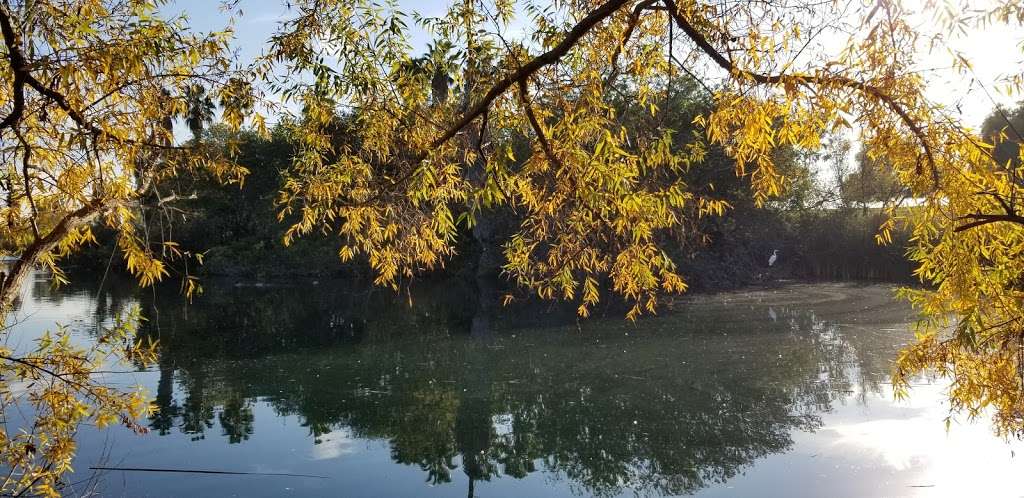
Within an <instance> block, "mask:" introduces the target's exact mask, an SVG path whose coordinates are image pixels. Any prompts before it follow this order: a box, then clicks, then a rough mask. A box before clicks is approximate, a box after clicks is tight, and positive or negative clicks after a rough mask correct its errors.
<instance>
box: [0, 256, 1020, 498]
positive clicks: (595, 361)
mask: <svg viewBox="0 0 1024 498" xmlns="http://www.w3.org/2000/svg"><path fill="white" fill-rule="evenodd" d="M97 287H98V283H93V284H91V285H81V286H79V287H73V288H64V289H61V290H53V289H51V288H50V286H49V283H48V281H47V280H46V279H45V278H44V276H43V275H37V276H36V279H35V281H34V282H33V283H31V284H29V285H27V286H26V289H25V291H24V294H23V298H22V300H21V302H20V308H19V310H18V312H17V314H16V316H17V318H18V320H19V324H18V325H17V330H16V332H15V333H14V334H13V338H12V341H13V345H15V346H18V345H19V341H21V346H22V347H24V346H25V345H26V344H27V343H29V342H30V338H31V337H32V336H33V335H35V334H38V333H39V332H41V331H42V330H45V329H46V328H52V327H53V324H54V323H55V322H60V323H64V324H67V325H69V326H71V327H72V329H73V330H74V331H75V333H76V334H77V336H78V338H79V340H83V341H84V340H88V338H89V337H90V334H91V333H93V331H94V330H95V327H96V326H97V324H101V323H103V322H105V321H109V320H110V319H111V317H112V316H114V315H116V314H118V313H120V312H122V311H123V310H125V309H126V308H127V307H129V306H132V305H139V306H141V308H142V310H143V313H144V315H146V316H148V317H149V320H148V321H147V322H146V323H145V324H144V326H143V327H142V333H144V334H148V335H150V336H152V337H155V338H159V340H160V344H161V346H160V361H159V364H158V365H156V366H155V367H153V368H151V369H150V370H148V371H140V372H132V373H127V374H110V375H108V376H107V380H108V381H109V382H113V383H117V384H123V385H125V386H128V385H135V384H141V385H143V386H146V387H147V388H148V389H149V391H150V392H151V393H152V394H153V396H154V397H155V400H156V401H155V402H156V404H157V406H158V408H159V411H158V412H157V414H155V415H154V416H152V417H151V418H150V419H149V420H148V421H146V425H148V426H149V428H150V429H151V432H150V433H149V434H148V435H145V436H135V435H133V434H129V433H127V432H126V431H122V430H116V429H115V430H108V431H95V430H92V429H90V428H84V429H83V431H82V433H81V437H80V453H79V457H78V458H77V459H76V462H75V466H76V469H78V471H77V473H76V476H75V478H79V479H85V478H87V477H89V475H90V471H89V470H88V467H90V466H95V465H107V466H122V467H139V468H160V469H192V470H222V471H239V472H258V473H290V474H305V475H312V476H319V477H282V476H261V475H241V476H239V475H202V474H172V473H150V472H120V471H112V472H106V473H104V474H103V475H102V481H101V483H102V484H101V488H100V490H101V491H102V494H103V495H104V496H132V497H136V496H140V497H141V496H154V497H156V496H161V497H162V496H193V497H199V496H246V497H250V496H481V497H501V496H510V497H526V496H636V495H639V496H663V495H693V494H696V495H698V496H780V497H781V496H786V497H791V496H834V497H839V496H1021V495H1024V472H1022V471H1024V462H1021V458H1020V457H1015V456H1014V455H1015V453H1014V451H1015V450H1020V449H1021V446H1020V445H1018V444H1007V443H1005V442H1003V441H1001V440H999V439H997V438H995V437H993V436H992V435H991V434H990V432H989V429H988V427H987V426H986V425H985V423H984V421H979V422H978V423H966V422H965V423H954V424H953V427H952V431H951V432H950V433H948V434H947V433H946V432H945V430H944V426H943V423H942V420H943V417H944V416H945V415H946V411H945V407H944V405H943V403H942V396H943V390H942V385H941V384H939V383H934V382H932V381H931V380H930V379H927V378H923V379H920V381H919V382H918V383H917V386H916V387H915V389H914V391H913V393H912V398H911V399H910V400H908V401H900V402H897V401H894V400H893V397H892V391H891V386H890V385H889V384H888V381H889V375H888V372H889V368H890V365H891V362H892V359H893V358H894V355H895V353H896V351H897V350H898V349H899V348H900V347H901V346H902V345H903V344H905V343H906V342H907V341H908V340H910V339H911V338H912V334H911V333H910V332H909V330H908V325H907V324H908V322H909V321H910V320H911V319H912V315H911V313H910V311H909V310H908V309H907V307H906V306H905V305H904V304H902V303H898V302H894V301H893V300H892V297H891V296H892V289H891V288H889V287H884V286H860V285H845V284H815V285H804V284H799V285H787V286H783V287H781V288H775V289H762V290H754V291H746V292H740V293H728V294H718V295H709V296H696V297H689V298H687V299H685V300H682V301H677V302H676V303H675V304H674V306H672V310H665V311H664V312H663V313H662V314H661V315H660V316H657V317H648V318H644V319H642V320H640V321H639V322H637V323H636V324H630V323H628V322H626V321H624V320H623V319H622V318H621V315H619V314H616V313H614V312H609V313H608V314H607V316H606V317H603V318H595V319H591V320H588V321H584V322H581V323H577V322H576V320H575V319H574V318H573V317H572V316H571V314H570V313H565V312H563V311H559V310H556V309H549V308H547V307H543V308H537V307H536V306H532V307H531V306H520V307H512V308H509V309H495V308H494V307H493V306H487V305H485V306H480V305H478V304H476V301H477V299H476V298H475V295H476V291H475V289H472V288H467V287H465V286H459V285H446V286H434V287H425V288H422V289H420V290H419V291H414V292H413V293H412V294H411V295H406V294H403V295H402V296H395V295H394V294H392V293H390V292H388V291H376V292H367V291H366V290H365V289H361V290H359V291H353V290H351V286H349V285H346V284H345V283H321V284H319V285H313V284H312V283H307V284H304V285H282V286H268V287H258V288H257V287H245V286H242V287H239V286H234V285H218V284H216V283H211V282H207V292H206V293H205V294H204V295H203V296H201V297H200V298H198V299H197V300H196V301H195V302H194V303H193V304H192V305H190V306H185V305H183V303H182V302H181V299H180V297H177V296H175V295H174V294H173V293H167V294H163V293H154V292H152V291H148V290H147V291H137V290H135V289H134V287H132V286H131V285H127V284H119V283H117V282H111V281H108V282H107V283H106V285H105V286H104V290H103V291H102V292H97ZM1017 452H1018V453H1019V451H1017Z"/></svg>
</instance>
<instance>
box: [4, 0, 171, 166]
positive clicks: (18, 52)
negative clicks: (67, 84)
mask: <svg viewBox="0 0 1024 498" xmlns="http://www.w3.org/2000/svg"><path fill="white" fill-rule="evenodd" d="M0 34H2V35H3V39H4V47H5V48H6V49H7V59H8V62H9V63H10V65H11V72H12V73H13V75H14V78H13V81H12V86H11V90H12V93H13V98H12V110H11V113H10V114H8V115H7V116H6V117H4V119H3V120H2V121H0V131H2V130H4V129H6V128H11V127H13V126H16V125H17V123H18V122H19V121H20V120H21V118H22V116H23V115H24V113H25V86H26V85H27V86H29V87H31V88H32V89H34V90H35V91H36V92H38V93H39V94H40V95H42V96H43V97H45V98H47V99H48V100H50V101H52V102H53V103H54V104H56V105H57V107H59V108H60V109H61V110H62V111H64V113H65V114H67V115H68V117H69V118H71V120H72V121H74V122H75V124H77V125H78V126H79V127H81V128H82V129H83V130H85V131H88V132H89V133H91V134H92V135H93V136H95V137H97V138H102V139H107V140H111V141H114V142H117V143H120V144H124V145H142V146H145V147H152V148H157V149H171V150H182V149H187V148H188V147H183V146H175V145H170V144H167V143H158V142H154V141H143V140H135V139H131V138H127V137H121V136H118V135H115V134H113V133H110V132H109V131H107V130H105V129H104V128H103V127H101V126H99V125H97V124H95V123H93V122H92V121H90V120H89V119H88V118H86V117H85V115H84V114H83V113H82V112H81V111H79V110H78V109H75V107H74V106H72V105H71V103H70V102H69V101H68V99H67V97H66V96H65V95H63V94H61V93H60V92H58V91H56V90H54V89H53V88H50V87H48V86H46V85H44V84H43V83H42V82H41V81H39V79H38V78H36V77H35V76H34V75H33V74H32V72H31V71H30V70H29V67H30V65H29V63H28V61H27V59H25V55H24V53H23V52H22V49H21V46H20V45H21V37H20V36H19V35H18V33H17V32H16V31H15V30H14V26H13V24H12V23H11V17H10V15H9V14H8V12H7V10H6V7H2V6H0Z"/></svg>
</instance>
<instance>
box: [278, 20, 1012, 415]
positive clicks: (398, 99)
mask: <svg viewBox="0 0 1024 498" xmlns="http://www.w3.org/2000/svg"><path fill="white" fill-rule="evenodd" d="M842 5H843V4H839V3H833V2H792V3H786V4H784V5H782V4H778V3H775V2H724V3H715V4H705V3H701V2H695V1H689V0H686V1H678V0H645V1H628V0H605V1H596V0H592V1H583V2H566V3H557V4H552V5H548V6H546V7H539V6H535V5H533V4H529V5H527V6H526V7H525V11H526V14H527V15H526V19H525V20H524V22H525V24H526V26H525V28H523V27H522V26H519V27H518V28H517V29H520V30H521V31H520V32H524V33H525V34H524V35H523V36H521V37H515V36H513V35H512V30H511V29H509V26H510V23H511V22H512V19H513V18H514V14H515V12H516V9H515V6H514V2H510V1H496V2H493V3H492V2H484V1H476V0H465V1H461V2H455V3H454V4H453V5H452V7H451V8H450V9H449V11H448V12H447V13H446V14H445V15H442V16H440V17H439V18H429V19H428V18H420V17H414V20H416V21H417V22H418V23H419V24H420V25H422V26H423V27H425V28H427V29H428V30H429V32H430V33H432V34H433V36H434V37H435V38H436V41H435V44H440V43H445V44H448V45H450V46H452V47H453V48H454V50H455V52H456V53H459V54H461V59H460V61H459V62H460V63H459V67H458V68H457V70H456V72H455V74H454V75H453V79H454V80H455V81H456V85H455V91H456V92H459V91H461V92H465V94H464V95H462V98H457V99H453V100H452V101H450V103H449V104H448V105H444V106H432V105H431V100H430V99H429V95H430V91H429V85H428V82H427V79H426V78H424V77H417V76H413V75H410V74H408V73H407V72H400V71H396V69H395V68H397V67H401V63H402V61H404V60H407V59H408V58H409V56H408V55H407V54H408V52H409V50H410V48H409V45H410V44H409V41H408V34H407V33H408V32H409V29H408V28H407V25H406V19H407V18H406V16H404V15H403V14H402V13H400V12H398V11H396V10H395V9H394V8H393V7H392V6H387V5H385V6H383V7H375V6H374V4H371V3H370V2H363V1H340V0H333V1H332V0H305V1H299V2H297V6H298V13H299V14H298V17H297V18H296V19H294V20H292V21H289V22H287V23H285V24H283V25H282V28H281V31H280V32H279V33H278V35H277V36H276V37H275V38H274V40H273V43H272V47H271V50H270V54H269V55H268V59H269V60H272V61H276V62H279V63H283V65H284V67H286V68H287V69H288V71H287V72H288V74H292V73H295V72H298V73H309V74H312V75H313V76H315V77H314V78H313V79H312V80H311V81H309V82H297V83H296V82H295V80H294V79H290V80H288V81H286V82H282V83H281V85H282V88H284V94H285V95H287V96H289V97H290V98H293V99H295V100H299V101H301V102H302V103H303V104H304V105H305V106H306V109H307V110H309V111H311V112H310V113H309V116H310V117H311V118H312V119H310V120H309V121H308V122H306V123H304V125H303V127H301V128H297V129H296V130H295V133H296V135H297V136H298V137H299V142H300V146H299V149H300V152H299V154H298V155H297V157H296V161H295V163H294V166H293V171H292V177H291V178H290V179H289V181H288V182H287V184H286V186H285V189H284V191H283V193H282V202H283V212H284V213H285V214H292V213H294V214H296V215H298V216H299V217H300V221H299V222H297V223H295V224H294V225H293V226H292V228H291V230H290V232H289V234H288V238H289V239H292V238H294V237H297V236H301V235H303V234H306V233H310V232H312V231H314V230H329V231H335V232H337V233H338V234H339V235H340V236H341V238H342V240H343V243H344V244H345V245H344V247H343V249H342V251H341V257H342V259H345V260H348V259H351V258H353V257H356V256H357V255H358V256H363V257H366V258H367V259H368V261H369V263H370V265H371V266H372V267H373V268H374V269H375V270H376V271H377V272H378V281H379V282H380V283H386V284H394V282H395V281H396V279H398V278H401V277H403V276H411V275H413V274H414V272H415V271H417V270H418V269H420V268H427V269H429V268H433V267H437V266H439V265H442V264H443V262H444V260H445V259H446V258H448V257H449V256H450V255H451V254H452V252H453V250H454V249H453V248H454V244H455V240H456V238H457V235H458V230H457V228H456V227H457V224H458V223H462V222H465V223H466V224H467V225H468V226H471V227H472V226H474V225H475V224H476V223H478V221H479V220H478V217H479V215H480V213H482V212H484V211H485V210H489V209H496V208H504V209H510V210H514V211H516V212H518V213H519V214H520V216H521V220H522V221H521V223H520V225H519V228H518V230H517V232H516V233H515V234H514V235H513V236H511V237H510V238H509V239H508V240H507V241H506V242H505V244H504V258H505V264H504V266H503V269H504V271H505V273H506V274H508V275H509V276H511V277H512V278H513V279H514V280H515V281H516V282H518V283H519V284H521V285H523V286H526V287H527V288H530V289H532V290H534V291H535V292H536V293H537V294H538V295H540V296H541V297H546V298H554V297H561V298H565V299H574V300H576V301H577V302H578V303H579V313H580V314H581V315H586V314H587V313H588V312H589V309H590V308H591V307H592V306H593V305H594V304H595V303H596V302H597V300H598V298H599V292H598V285H599V282H600V281H602V280H603V279H605V278H607V279H608V281H609V283H610V286H611V288H612V289H613V290H615V291H616V292H618V293H619V294H621V295H623V296H624V297H625V298H626V299H628V300H630V301H631V302H633V303H634V307H633V308H632V310H631V311H630V313H629V316H630V317H631V318H632V317H635V316H637V314H639V313H641V312H642V311H644V310H647V311H654V309H655V305H656V299H657V295H658V294H659V293H662V292H682V291H684V290H685V289H686V284H685V283H684V282H683V280H682V278H681V277H680V276H679V275H678V274H676V272H675V264H674V263H673V262H672V261H671V259H670V258H669V257H667V256H666V251H665V247H664V246H663V245H662V243H660V242H659V238H658V237H657V234H659V233H663V232H666V231H672V230H679V229H682V228H683V227H685V226H689V225H687V224H685V223H684V221H685V220H688V219H691V218H692V217H693V216H697V217H700V216H707V215H712V214H714V215H719V214H722V213H723V212H724V211H725V210H726V209H727V206H726V205H725V204H723V203H721V202H720V201H716V199H714V198H713V197H706V196H703V195H701V194H700V193H699V192H696V191H694V189H692V188H691V186H690V185H688V184H686V183H685V182H683V181H681V180H679V178H680V176H681V175H680V172H683V171H686V170H688V169H691V168H698V167H700V164H701V160H702V159H703V157H704V155H705V153H706V151H707V147H708V145H709V144H718V145H721V146H722V147H723V148H724V150H725V151H726V153H727V154H728V156H729V157H731V158H732V159H733V160H734V161H735V162H736V165H737V171H736V172H737V173H738V174H739V175H741V176H743V177H744V178H747V179H748V180H749V182H750V186H751V195H752V196H753V199H754V200H755V202H756V203H757V204H763V203H764V202H766V201H767V200H768V199H770V198H772V197H773V196H776V195H778V194H779V193H780V192H781V191H782V190H783V189H784V188H785V177H784V175H782V174H781V173H780V171H779V169H778V168H777V165H776V162H775V158H774V157H773V154H774V153H775V151H776V150H777V149H778V148H779V147H784V146H785V147H793V148H795V149H797V150H816V149H817V148H818V147H819V146H820V141H821V138H822V137H823V136H825V135H826V134H829V133H831V132H833V131H841V130H844V129H853V130H855V131H856V133H857V138H858V140H859V141H860V143H861V144H862V147H863V150H864V154H865V157H866V159H867V160H868V161H870V162H872V163H880V164H884V165H885V166H887V167H888V169H889V174H891V176H892V177H893V178H895V179H896V180H897V181H898V182H899V184H900V186H901V189H902V190H904V191H906V192H907V193H908V194H909V195H911V196H914V197H919V198H924V199H925V205H924V206H922V207H920V208H917V209H914V210H911V211H906V210H902V211H901V210H898V209H897V208H896V207H893V208H892V209H890V210H889V215H890V219H889V220H888V221H886V222H885V224H883V225H882V227H880V230H879V233H878V235H877V238H878V240H879V241H880V242H886V241H888V240H890V239H891V235H890V233H891V231H892V229H893V228H894V227H895V226H896V224H897V223H907V224H908V225H909V226H911V227H912V229H913V233H914V240H915V244H916V246H915V248H914V249H913V251H912V253H911V255H912V256H913V258H914V259H915V260H916V261H917V263H918V265H919V267H918V270H917V274H918V275H919V276H920V277H921V279H922V280H923V281H925V282H926V283H927V284H929V286H930V287H929V288H927V289H925V290H918V291H907V292H906V293H905V294H906V296H907V297H908V298H910V299H911V301H912V302H913V303H914V304H915V306H917V307H919V308H920V309H921V310H922V311H923V314H924V317H925V320H924V321H923V325H922V328H921V330H920V331H919V332H920V340H919V342H918V343H917V344H915V345H913V346H911V347H910V348H908V349H907V350H906V351H905V352H904V354H903V355H902V356H901V358H900V361H899V363H898V366H897V368H896V370H895V374H896V375H895V377H896V382H897V385H898V386H899V388H900V389H904V388H906V386H907V383H908V382H909V379H910V377H911V376H912V375H913V374H915V373H917V372H920V371H922V370H925V369H930V368H937V369H939V371H940V372H941V373H943V374H945V375H947V376H949V377H950V378H951V379H952V381H953V387H952V398H953V409H954V410H961V409H963V410H966V411H968V413H978V411H979V410H981V409H982V408H983V407H985V406H989V405H994V406H996V407H997V414H996V422H997V427H998V429H999V430H1000V431H1001V432H1003V433H1007V432H1013V431H1016V430H1019V428H1020V427H1024V396H1022V385H1024V369H1022V366H1021V363H1022V362H1021V361H1020V360H1019V359H1018V358H1019V357H1020V356H1021V355H1022V354H1024V341H1021V340H1019V338H1020V337H1024V333H1022V332H1021V331H1022V330H1024V328H1022V320H1024V310H1022V304H1021V299H1020V290H1019V289H1021V288H1022V287H1024V285H1021V284H1020V283H1019V282H1020V278H1021V275H1022V272H1024V259H1022V258H1020V257H1019V256H1020V254H1021V252H1022V251H1024V239H1022V235H1024V232H1022V231H1021V230H1022V228H1024V216H1022V215H1020V214H1019V213H1018V206H1017V204H1016V202H1017V198H1018V195H1017V194H1016V190H1017V188H1018V187H1019V186H1020V184H1021V181H1020V177H1019V176H1018V175H1017V173H1016V170H1015V169H1009V170H1007V169H1006V168H1002V167H999V166H998V165H997V164H996V162H995V161H994V160H993V157H992V154H991V146H990V145H988V144H986V143H985V142H984V141H983V140H982V139H981V137H979V136H977V135H975V134H973V133H971V132H970V130H969V129H967V128H966V127H964V126H963V125H961V124H960V123H958V122H957V121H956V120H955V119H954V118H953V117H952V115H951V114H950V113H949V112H947V111H946V110H945V109H944V108H943V107H942V106H941V105H938V104H936V103H934V102H930V101H929V100H928V99H926V97H925V92H924V90H925V86H926V84H927V81H926V79H925V78H924V77H923V76H922V75H921V74H920V73H918V72H917V71H916V67H917V53H918V51H917V49H918V47H919V46H920V45H921V44H923V43H924V41H928V42H930V43H938V44H941V43H944V40H946V39H947V38H948V37H952V36H956V33H958V32H960V31H961V30H963V29H964V27H970V26H982V25H986V24H987V23H993V22H996V23H1000V22H1001V23H1010V24H1013V25H1018V24H1020V23H1021V21H1022V20H1024V9H1021V8H1020V6H1019V5H1017V4H1016V3H1015V2H1004V3H1000V4H998V5H996V6H994V7H991V8H989V9H988V10H984V9H982V10H978V9H965V10H963V11H962V12H960V11H959V10H944V11H942V13H940V14H939V16H938V23H937V24H938V25H939V26H940V27H941V30H940V31H939V32H936V33H931V34H929V33H922V32H919V31H917V30H915V29H914V28H913V27H912V26H911V24H910V22H909V21H908V19H909V18H910V16H911V12H909V11H908V10H907V9H905V8H904V7H902V6H901V5H900V4H899V3H896V2H890V1H886V0H883V1H880V2H878V3H874V4H871V5H869V6H868V7H867V8H866V9H864V10H863V11H861V12H859V13H852V12H844V11H843V10H842V9H840V8H839V7H841V6H842ZM837 10H838V11H840V14H839V15H838V16H837V15H836V11H837ZM851 22H852V24H848V23H851ZM851 26H852V29H848V27H851ZM851 32H852V34H850V33H851ZM824 37H828V38H830V39H833V40H834V39H837V38H838V39H840V40H846V43H845V44H843V45H842V46H841V48H840V49H839V50H828V48H829V47H828V46H826V44H824V43H821V42H820V40H822V39H823V38H824ZM328 40H329V41H330V42H331V43H326V41H328ZM833 45H834V44H833ZM480 60H487V61H493V64H491V65H490V66H488V67H493V68H494V69H493V70H488V71H481V70H479V69H478V68H479V64H477V63H476V61H480ZM327 61H331V62H327ZM335 61H336V62H335ZM954 64H955V65H954V70H953V71H954V72H956V73H960V74H965V73H966V72H968V71H969V70H970V69H969V68H970V65H969V62H968V61H967V60H966V59H964V58H963V57H956V58H955V62H954ZM683 72H687V73H690V74H691V75H694V76H695V77H696V79H697V80H698V81H701V82H704V83H705V84H706V86H707V87H708V90H709V91H710V92H712V93H713V94H714V107H713V109H712V110H711V111H710V112H708V113H706V114H704V115H701V116H698V117H697V118H696V120H695V122H696V123H697V124H698V125H699V126H700V127H701V129H702V131H701V133H700V134H698V135H696V136H694V137H692V139H691V140H690V141H689V142H687V143H685V144H683V145H681V146H680V145H677V144H673V143H672V140H671V137H672V130H668V129H664V128H653V129H650V128H640V129H635V128H630V127H628V126H626V125H624V124H623V122H622V121H621V120H620V119H619V116H618V115H617V114H616V112H615V111H616V109H615V107H614V105H613V103H612V99H613V96H615V95H617V94H619V93H624V94H625V96H626V98H628V99H631V100H633V101H635V102H637V103H638V104H639V105H641V106H643V107H646V108H648V109H649V110H650V113H651V115H652V116H655V117H656V116H657V115H658V114H659V112H661V109H659V107H660V106H662V105H665V102H666V99H665V98H664V97H663V95H665V94H666V93H668V91H669V89H670V88H671V86H672V84H673V81H674V79H675V78H674V77H675V76H676V75H678V74H681V73H683ZM1010 81H1011V85H1016V86H1018V87H1019V86H1020V82H1021V81H1024V79H1022V78H1016V79H1011V80H1010ZM467 82H471V83H472V84H468V83H467ZM457 102H463V103H465V102H470V103H471V104H470V105H462V106H460V105H458V104H456V103H457ZM339 106H340V107H342V108H344V109H348V110H351V112H352V114H353V116H354V118H355V120H356V122H357V123H358V124H359V126H357V127H356V133H357V135H358V142H359V144H360V146H359V147H358V148H342V149H340V150H335V149H331V148H329V147H328V145H327V144H326V143H325V142H324V141H323V140H322V136H323V134H322V132H321V131H320V130H321V128H322V125H323V124H325V123H328V122H329V119H330V117H332V116H333V115H334V114H335V112H336V111H337V108H338V107H339ZM852 123H856V127H854V125H853V124H852ZM481 130H483V131H481ZM484 131H486V133H484ZM519 137H527V138H528V140H529V143H530V147H529V152H528V153H527V154H526V156H525V157H518V156H516V155H515V154H514V153H513V150H514V148H513V147H512V144H513V142H514V141H515V140H517V139H518V138H519ZM474 138H475V140H474ZM481 163H483V168H482V169H483V172H484V175H483V178H481V179H479V180H478V181H468V180H467V172H469V171H471V170H473V169H479V165H480V164H481ZM949 316H953V317H956V320H957V327H956V330H957V332H956V333H955V334H954V335H953V336H952V337H950V336H949V335H948V334H946V333H945V332H944V330H945V329H944V324H945V323H946V319H947V317H949Z"/></svg>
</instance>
